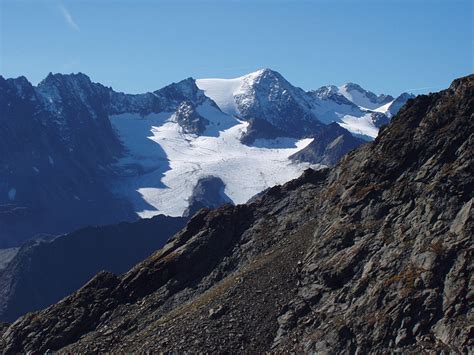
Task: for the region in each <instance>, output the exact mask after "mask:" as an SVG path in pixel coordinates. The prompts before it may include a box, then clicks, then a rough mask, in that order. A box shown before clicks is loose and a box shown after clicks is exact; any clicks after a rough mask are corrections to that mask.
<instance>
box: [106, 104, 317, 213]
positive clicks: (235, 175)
mask: <svg viewBox="0 0 474 355" xmlns="http://www.w3.org/2000/svg"><path fill="white" fill-rule="evenodd" d="M212 109H213V108H210V107H208V106H206V105H201V106H200V107H198V111H200V114H202V115H203V116H204V117H205V118H206V119H208V120H209V121H210V122H211V125H214V126H213V127H212V126H211V127H209V130H210V131H209V132H208V133H209V134H207V135H206V134H204V135H201V136H196V135H192V134H186V133H184V132H183V130H182V128H181V127H180V126H179V125H178V124H177V123H176V122H173V120H172V113H160V114H151V115H147V116H145V117H141V116H140V115H138V114H121V115H113V116H111V117H110V118H111V122H112V125H113V127H114V128H115V130H116V132H117V133H118V135H119V137H120V139H121V140H122V142H123V144H124V145H125V147H126V148H127V150H128V155H127V156H126V157H124V158H122V159H121V161H120V162H119V163H118V168H119V169H120V170H121V172H122V177H121V178H119V180H118V182H116V183H115V185H114V191H115V192H116V193H118V194H120V195H122V196H124V197H126V198H127V199H129V200H131V201H132V203H133V205H134V207H135V210H136V212H137V213H138V214H139V216H140V217H151V216H154V215H157V214H159V213H163V214H166V215H170V216H180V215H182V214H183V212H184V210H185V209H186V208H187V207H188V205H189V201H188V199H189V198H190V196H191V194H192V190H193V187H194V186H195V185H196V183H197V181H198V180H199V179H200V178H202V177H206V176H216V177H219V178H221V179H222V181H223V182H224V184H225V193H226V195H228V196H229V197H230V198H231V199H232V201H233V202H234V203H236V204H239V203H244V202H246V201H247V200H248V199H249V198H251V197H252V196H254V195H255V194H257V193H259V192H261V191H263V190H265V189H266V188H268V187H271V186H274V185H276V184H282V183H284V182H286V181H288V180H291V179H293V178H296V177H298V176H299V175H300V174H301V173H302V172H303V171H304V170H305V169H306V168H308V167H310V166H312V167H313V168H319V167H320V166H317V165H316V166H314V165H310V164H308V163H293V162H291V161H290V160H289V159H288V157H289V156H290V155H292V154H294V153H296V152H297V151H298V150H300V149H302V148H304V147H305V146H306V145H308V144H309V143H310V142H311V141H312V139H302V140H297V139H289V138H285V139H281V141H282V142H281V144H279V141H278V139H277V140H272V141H265V140H261V141H259V144H258V147H256V146H247V145H244V144H242V143H241V142H240V137H241V135H242V133H243V132H244V131H245V130H246V128H247V126H248V123H247V122H242V121H238V120H236V119H234V118H232V117H230V116H228V115H225V114H223V113H222V112H219V111H218V110H216V109H214V111H213V110H212ZM231 122H234V124H233V125H231V124H230V123H231ZM218 127H223V128H224V129H223V130H221V131H219V130H218ZM290 141H291V142H290Z"/></svg>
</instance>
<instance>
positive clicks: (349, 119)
mask: <svg viewBox="0 0 474 355" xmlns="http://www.w3.org/2000/svg"><path fill="white" fill-rule="evenodd" d="M341 121H342V122H339V125H340V126H341V127H343V128H345V129H347V130H348V131H349V132H351V133H352V134H353V135H356V136H365V137H370V138H375V137H377V134H378V133H379V129H378V128H377V127H376V126H375V125H374V123H373V122H372V116H371V114H370V113H368V114H365V115H363V116H359V117H356V116H351V115H345V116H342V118H341Z"/></svg>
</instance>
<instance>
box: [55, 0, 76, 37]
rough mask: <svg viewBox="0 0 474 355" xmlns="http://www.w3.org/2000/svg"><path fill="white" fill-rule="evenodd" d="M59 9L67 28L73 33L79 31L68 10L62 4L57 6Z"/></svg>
mask: <svg viewBox="0 0 474 355" xmlns="http://www.w3.org/2000/svg"><path fill="white" fill-rule="evenodd" d="M59 9H60V10H61V13H62V14H63V17H64V20H66V23H67V24H68V25H69V27H71V28H72V29H73V30H75V31H79V26H78V25H77V23H76V21H74V18H73V17H72V15H71V13H70V12H69V10H68V9H67V8H66V7H65V6H64V5H63V4H59Z"/></svg>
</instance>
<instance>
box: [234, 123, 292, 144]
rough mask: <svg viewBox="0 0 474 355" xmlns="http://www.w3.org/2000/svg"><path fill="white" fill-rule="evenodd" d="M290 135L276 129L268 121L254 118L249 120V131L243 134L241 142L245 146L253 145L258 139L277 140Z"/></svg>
mask: <svg viewBox="0 0 474 355" xmlns="http://www.w3.org/2000/svg"><path fill="white" fill-rule="evenodd" d="M288 135H289V134H288V133H286V132H284V131H282V130H281V129H278V128H276V127H275V126H273V125H272V124H271V123H269V122H268V121H265V120H262V119H258V118H252V119H250V120H249V125H248V127H247V130H246V131H245V132H244V133H243V134H242V137H241V138H240V141H241V142H242V143H243V144H246V145H252V144H253V143H254V142H255V140H256V139H275V138H278V137H286V136H288Z"/></svg>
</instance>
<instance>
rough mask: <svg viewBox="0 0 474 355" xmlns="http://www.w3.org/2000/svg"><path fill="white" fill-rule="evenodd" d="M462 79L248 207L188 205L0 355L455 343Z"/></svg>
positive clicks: (466, 160)
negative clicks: (181, 222) (156, 244)
mask: <svg viewBox="0 0 474 355" xmlns="http://www.w3.org/2000/svg"><path fill="white" fill-rule="evenodd" d="M473 112H474V76H469V77H465V78H461V79H458V80H456V81H454V82H453V84H452V85H451V87H450V88H449V89H447V90H445V91H442V92H440V93H436V94H431V95H429V96H419V97H418V98H416V99H414V100H411V101H409V102H408V104H407V105H406V106H405V107H404V108H403V109H402V110H401V111H400V112H399V114H398V115H397V116H396V117H395V118H394V120H393V121H392V123H391V124H390V125H389V126H388V127H386V128H383V129H382V131H381V133H380V136H379V137H378V138H377V139H376V140H375V141H374V142H372V143H368V144H366V145H363V146H362V147H360V148H359V149H358V150H356V151H354V152H351V153H349V154H348V155H347V156H346V157H345V158H343V160H342V161H341V162H340V163H339V164H338V165H337V166H336V167H334V168H333V169H326V170H321V171H318V172H315V171H312V170H307V171H306V172H305V174H303V175H302V176H301V177H300V178H298V179H296V180H293V181H291V182H289V183H287V184H285V185H283V186H276V187H274V188H272V189H270V190H268V191H267V192H266V193H265V194H263V195H262V196H261V197H259V198H257V199H256V201H254V202H252V203H250V204H247V205H239V206H231V205H226V206H223V207H221V208H219V209H217V210H212V211H209V210H201V211H200V212H199V213H198V214H197V215H195V216H194V217H193V218H192V219H191V221H190V222H189V223H188V224H187V226H186V228H185V229H184V230H182V231H181V232H180V233H178V234H177V235H176V236H175V237H174V238H173V239H172V240H170V242H168V244H166V245H165V246H164V247H163V249H161V250H159V251H157V252H156V253H155V254H154V255H152V256H151V257H149V258H148V259H146V260H144V261H143V262H142V263H140V264H138V265H137V266H135V267H134V268H133V269H131V270H130V271H129V272H127V273H125V274H124V275H122V276H115V275H113V274H111V273H100V274H98V275H97V276H96V277H95V278H94V279H93V280H91V281H90V282H89V283H88V284H87V285H85V286H84V287H83V288H82V289H80V290H79V291H77V292H76V293H74V294H73V295H71V296H69V297H67V298H65V299H64V300H62V301H61V302H59V303H58V304H56V305H53V306H51V307H49V308H48V309H46V310H43V311H41V312H38V313H33V314H28V315H26V316H24V317H23V318H21V319H20V320H18V321H17V322H15V323H14V324H13V325H11V326H10V327H8V328H4V332H3V334H2V336H1V341H0V347H1V348H2V349H4V353H5V354H11V353H16V352H20V351H30V350H35V351H39V352H44V351H46V350H48V349H49V350H58V349H62V350H63V351H65V352H87V351H126V352H130V351H145V350H153V351H158V350H163V351H164V350H188V351H198V350H199V351H230V350H234V351H235V350H238V351H268V350H280V351H282V350H292V351H321V352H325V351H327V352H354V351H358V352H362V353H365V352H368V351H375V352H384V351H388V350H396V351H416V352H419V351H422V350H429V349H436V350H450V351H461V350H463V349H464V351H466V349H467V348H468V347H472V346H474V344H473V343H472V342H473V334H472V331H473V329H474V322H473V321H474V320H473V301H474V300H473V292H472V290H473V288H474V285H473V284H472V282H473V280H474V278H473V277H472V276H473V268H474V265H473V260H474V259H473V240H472V230H473V227H474V226H473V213H472V204H473V201H474V199H473V193H472V186H473V183H474V181H473V171H472V166H473V164H472V163H473V161H472V160H473V156H472V152H473V151H474V146H473V145H474V130H473V128H474V127H473Z"/></svg>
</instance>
